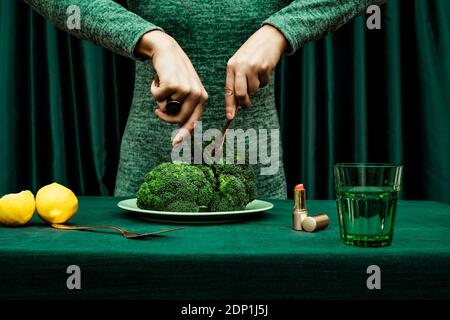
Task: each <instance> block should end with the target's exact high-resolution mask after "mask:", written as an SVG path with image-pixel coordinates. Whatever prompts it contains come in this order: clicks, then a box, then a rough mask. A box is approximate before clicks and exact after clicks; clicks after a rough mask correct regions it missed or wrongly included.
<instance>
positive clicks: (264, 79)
mask: <svg viewBox="0 0 450 320" xmlns="http://www.w3.org/2000/svg"><path fill="white" fill-rule="evenodd" d="M258 77H259V87H260V88H264V87H265V86H267V84H268V83H269V81H270V74H269V73H268V72H260V73H259V74H258Z"/></svg>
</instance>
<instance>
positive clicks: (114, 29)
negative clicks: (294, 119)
mask: <svg viewBox="0 0 450 320" xmlns="http://www.w3.org/2000/svg"><path fill="white" fill-rule="evenodd" d="M25 2H27V3H28V4H30V5H31V6H32V7H33V8H34V9H36V10H37V11H38V12H39V13H40V14H42V15H43V16H45V17H46V18H48V19H50V20H51V21H53V22H54V23H56V25H57V26H58V27H60V28H62V29H64V30H66V31H68V32H70V33H72V34H73V35H75V36H77V37H79V38H81V39H86V40H89V41H92V42H94V43H97V44H99V45H101V46H103V47H105V48H108V49H110V50H112V51H114V52H116V53H119V54H121V55H124V56H127V57H130V58H132V59H135V60H138V59H136V57H135V56H134V53H133V52H134V48H135V46H136V43H137V42H138V40H139V39H140V37H141V36H142V35H143V34H144V33H146V32H148V31H150V30H153V29H160V30H163V31H165V32H167V33H169V34H170V35H171V36H173V37H174V38H175V39H176V40H177V41H178V43H179V44H180V46H181V47H182V48H183V49H184V50H185V52H186V53H187V55H188V56H189V57H190V59H191V61H192V63H193V65H194V67H195V68H196V70H197V72H198V74H199V76H200V78H201V80H202V82H203V84H204V86H205V88H206V90H207V92H208V94H209V101H208V104H207V107H206V109H205V111H204V113H203V116H202V121H203V130H206V129H208V128H218V129H220V128H222V126H223V125H224V122H225V111H224V108H225V107H224V96H223V93H224V86H225V74H226V73H225V71H226V63H227V61H228V59H229V58H230V57H231V56H233V54H234V53H235V52H236V50H237V49H238V48H239V47H240V46H241V45H242V44H243V43H244V42H245V41H246V39H247V38H248V37H249V36H250V35H251V34H252V33H253V32H255V31H256V30H257V29H258V28H259V27H260V26H261V25H262V24H270V25H272V26H274V27H276V28H277V29H278V30H280V31H281V32H282V33H283V34H284V36H285V37H286V39H287V40H288V42H289V44H290V49H289V52H288V53H294V52H295V51H296V50H297V49H299V48H301V47H302V45H303V44H304V43H306V42H308V41H311V40H315V39H318V38H320V37H322V36H324V35H325V34H326V33H328V32H332V31H334V30H336V29H337V28H339V27H340V26H341V25H343V24H344V23H346V22H347V21H348V20H350V19H351V18H353V17H355V16H356V15H359V14H361V13H363V12H364V11H365V9H366V8H367V7H368V6H369V5H371V4H381V3H383V2H384V0H295V1H282V0H221V1H204V0H129V1H128V7H127V8H124V7H123V6H121V5H119V4H117V3H116V2H114V1H112V0H25ZM71 5H76V6H78V7H79V8H80V13H81V29H79V30H77V29H75V30H68V27H67V18H68V16H69V15H68V13H67V9H68V7H69V6H71ZM153 78H154V75H153V70H152V67H151V64H150V63H149V62H147V61H137V62H136V81H135V90H134V99H133V104H132V107H131V111H130V114H129V118H128V122H127V127H126V130H125V133H124V136H123V139H122V145H121V157H120V164H119V168H118V175H117V181H116V195H118V196H132V195H134V193H135V191H136V189H137V187H138V186H139V184H140V183H141V182H142V180H143V177H144V175H145V173H146V172H147V171H149V170H150V169H151V168H153V167H154V166H155V165H157V164H158V163H160V162H162V161H168V160H170V154H171V141H170V140H171V133H172V130H174V129H175V127H174V126H173V125H170V124H166V123H163V122H161V121H160V120H158V119H156V118H155V117H154V116H153V110H154V109H155V107H156V104H155V101H154V99H153V97H152V96H151V94H150V84H151V82H152V80H153ZM119 85H120V84H119ZM233 126H234V127H236V128H241V129H243V130H246V129H248V128H254V129H256V130H258V129H269V130H270V129H277V128H278V127H279V124H278V118H277V114H276V109H275V93H274V82H273V80H272V81H271V82H270V83H269V85H268V86H267V87H265V88H263V89H261V90H260V91H259V93H258V95H257V96H256V97H254V98H253V99H252V108H250V109H249V110H243V111H241V112H240V113H239V114H238V115H237V118H236V120H235V123H234V125H233ZM279 160H280V161H279V163H280V167H279V170H278V172H277V173H276V174H274V175H258V196H259V197H268V198H284V197H286V184H285V177H284V170H283V165H282V160H281V149H280V159H279ZM265 166H266V165H265ZM259 167H260V165H256V168H255V169H256V173H257V174H259Z"/></svg>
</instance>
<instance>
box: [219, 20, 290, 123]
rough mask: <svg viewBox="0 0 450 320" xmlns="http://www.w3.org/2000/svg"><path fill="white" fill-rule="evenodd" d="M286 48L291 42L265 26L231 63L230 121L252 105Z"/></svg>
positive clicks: (227, 95) (227, 94) (227, 98)
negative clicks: (239, 109)
mask: <svg viewBox="0 0 450 320" xmlns="http://www.w3.org/2000/svg"><path fill="white" fill-rule="evenodd" d="M287 47H288V42H287V40H286V38H285V37H284V36H283V34H282V33H281V32H280V31H278V30H277V29H276V28H275V27H272V26H270V25H264V26H263V27H261V28H260V29H259V30H258V31H256V32H255V33H254V34H253V35H252V36H251V37H250V38H249V39H248V40H247V41H246V42H245V43H244V44H243V45H242V47H240V48H239V50H238V51H237V52H236V53H235V54H234V56H233V57H231V59H230V60H228V64H227V79H226V85H225V87H226V88H225V105H226V113H227V118H228V119H233V118H234V116H235V113H236V107H237V106H242V107H246V108H248V107H250V106H251V98H252V97H253V96H255V95H256V94H257V92H258V89H259V88H262V87H264V86H265V85H267V83H268V82H269V78H270V74H271V72H272V71H273V69H275V67H276V65H277V63H278V61H279V60H280V57H281V55H282V54H283V52H284V51H285V50H286V48H287Z"/></svg>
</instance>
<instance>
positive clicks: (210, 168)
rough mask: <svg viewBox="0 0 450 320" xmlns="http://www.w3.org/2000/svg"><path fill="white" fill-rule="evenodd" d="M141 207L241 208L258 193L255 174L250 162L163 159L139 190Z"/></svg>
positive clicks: (213, 209) (185, 210)
mask: <svg viewBox="0 0 450 320" xmlns="http://www.w3.org/2000/svg"><path fill="white" fill-rule="evenodd" d="M136 196H137V206H138V207H139V208H141V209H150V210H158V211H174V212H198V211H199V210H200V207H205V208H208V209H209V210H210V211H235V210H242V209H244V208H245V206H246V205H247V204H248V203H249V202H251V201H253V200H254V199H255V197H256V176H255V174H254V172H253V170H252V169H251V167H250V166H248V165H234V164H214V165H189V164H186V163H172V162H166V163H162V164H160V165H159V166H157V167H156V168H154V169H153V170H152V171H150V172H149V173H148V174H147V175H146V176H145V179H144V182H143V183H142V185H141V186H140V188H139V190H138V191H137V193H136Z"/></svg>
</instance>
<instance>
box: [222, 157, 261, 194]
mask: <svg viewBox="0 0 450 320" xmlns="http://www.w3.org/2000/svg"><path fill="white" fill-rule="evenodd" d="M214 170H215V172H216V176H217V177H220V176H221V175H231V176H234V177H236V178H238V179H239V180H241V181H242V182H243V184H244V187H245V192H246V193H247V196H248V202H251V201H253V200H255V199H256V175H255V172H254V171H253V170H252V168H251V167H250V166H249V165H247V164H226V163H224V164H215V165H214Z"/></svg>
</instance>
